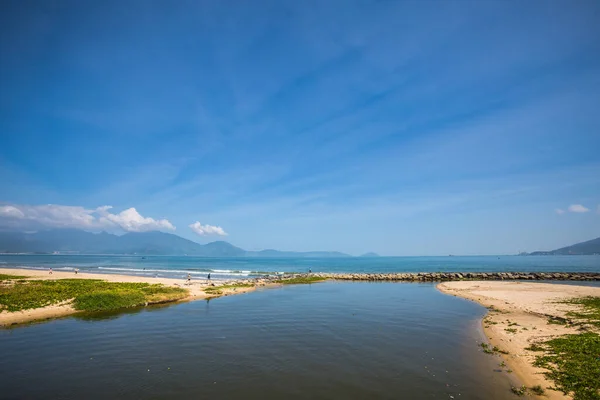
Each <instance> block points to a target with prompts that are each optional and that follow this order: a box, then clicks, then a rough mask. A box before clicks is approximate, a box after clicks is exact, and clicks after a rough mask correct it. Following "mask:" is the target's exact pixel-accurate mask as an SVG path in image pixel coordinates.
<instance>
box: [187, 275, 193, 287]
mask: <svg viewBox="0 0 600 400" xmlns="http://www.w3.org/2000/svg"><path fill="white" fill-rule="evenodd" d="M191 283H192V275H190V274H188V277H187V284H188V285H190V284H191Z"/></svg>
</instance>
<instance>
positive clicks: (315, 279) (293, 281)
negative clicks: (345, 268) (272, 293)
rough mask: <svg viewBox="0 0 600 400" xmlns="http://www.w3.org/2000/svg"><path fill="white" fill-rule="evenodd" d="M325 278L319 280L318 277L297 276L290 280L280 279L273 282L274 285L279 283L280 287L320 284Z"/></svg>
mask: <svg viewBox="0 0 600 400" xmlns="http://www.w3.org/2000/svg"><path fill="white" fill-rule="evenodd" d="M324 280H325V278H321V277H320V276H298V277H295V278H291V279H281V280H278V281H275V283H281V284H282V285H300V284H305V283H316V282H322V281H324Z"/></svg>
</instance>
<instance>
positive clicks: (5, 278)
mask: <svg viewBox="0 0 600 400" xmlns="http://www.w3.org/2000/svg"><path fill="white" fill-rule="evenodd" d="M25 278H27V277H26V276H21V275H8V274H0V282H4V281H12V280H15V279H25Z"/></svg>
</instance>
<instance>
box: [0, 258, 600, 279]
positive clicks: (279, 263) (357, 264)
mask: <svg viewBox="0 0 600 400" xmlns="http://www.w3.org/2000/svg"><path fill="white" fill-rule="evenodd" d="M0 268H25V269H39V270H44V269H49V268H52V269H53V270H56V271H74V270H75V268H77V269H79V271H80V272H83V273H85V272H88V273H102V274H119V275H133V276H148V277H152V276H156V277H161V278H183V277H185V276H187V274H190V275H191V276H192V277H193V278H203V277H205V276H207V275H208V274H209V273H210V274H211V278H212V279H214V280H231V279H245V278H257V277H261V276H265V275H274V274H287V273H306V272H308V271H309V270H310V271H312V272H324V273H394V272H597V271H599V270H600V256H595V255H589V256H588V255H586V256H579V255H578V256H575V255H573V256H518V255H511V256H405V257H373V258H371V257H368V258H367V257H365V258H362V257H352V258H348V257H343V258H329V257H327V258H306V257H298V258H288V257H285V258H270V257H269V258H259V257H197V256H140V255H62V254H61V255H39V254H18V255H17V254H2V255H0Z"/></svg>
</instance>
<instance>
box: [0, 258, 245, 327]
mask: <svg viewBox="0 0 600 400" xmlns="http://www.w3.org/2000/svg"><path fill="white" fill-rule="evenodd" d="M0 273H2V274H9V275H19V276H27V277H28V279H35V280H53V279H100V280H104V281H108V282H136V283H150V284H157V283H158V284H162V285H165V286H173V287H180V288H184V289H188V290H189V296H188V297H187V298H186V299H184V301H189V300H199V299H206V298H212V297H220V296H226V295H229V294H234V293H235V294H239V293H246V292H249V291H252V290H255V289H256V287H241V288H235V289H225V290H223V293H222V294H219V295H218V296H215V294H209V293H206V292H204V289H205V288H207V287H209V286H211V284H209V282H208V281H207V280H206V279H202V280H198V279H196V280H192V281H191V283H190V284H188V283H187V282H186V280H185V279H169V278H148V277H141V276H131V275H112V274H110V275H109V274H89V273H82V272H79V273H78V274H75V273H74V272H65V271H53V272H52V274H50V273H49V272H48V271H40V270H31V269H18V268H2V269H1V270H0ZM224 283H225V282H218V283H215V285H220V284H224ZM76 312H78V311H77V310H75V309H74V308H73V307H72V306H71V305H70V304H56V305H51V306H48V307H43V308H36V309H32V310H25V311H16V312H8V311H2V312H0V327H2V326H10V325H13V324H21V323H26V322H31V321H38V320H46V319H51V318H58V317H63V316H67V315H71V314H75V313H76Z"/></svg>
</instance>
